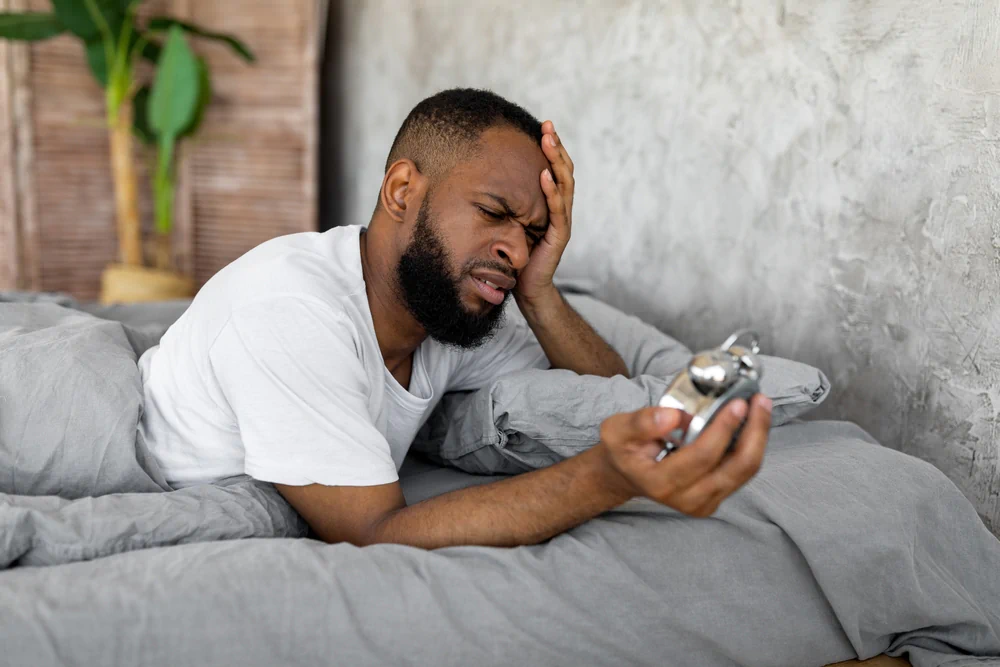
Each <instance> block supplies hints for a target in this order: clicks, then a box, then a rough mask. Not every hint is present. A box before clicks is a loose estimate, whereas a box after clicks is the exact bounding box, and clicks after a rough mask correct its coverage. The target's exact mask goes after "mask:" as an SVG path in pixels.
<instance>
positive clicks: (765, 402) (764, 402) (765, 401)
mask: <svg viewBox="0 0 1000 667" xmlns="http://www.w3.org/2000/svg"><path fill="white" fill-rule="evenodd" d="M772 405H773V402H772V401H771V399H770V398H767V397H766V396H765V397H762V398H761V399H760V407H762V408H764V409H765V410H767V411H768V412H770V411H771V406H772Z"/></svg>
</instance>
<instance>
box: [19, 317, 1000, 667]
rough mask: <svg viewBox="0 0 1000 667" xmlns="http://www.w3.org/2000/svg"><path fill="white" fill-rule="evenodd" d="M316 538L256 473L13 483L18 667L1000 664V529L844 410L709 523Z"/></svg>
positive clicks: (612, 518) (795, 426)
mask: <svg viewBox="0 0 1000 667" xmlns="http://www.w3.org/2000/svg"><path fill="white" fill-rule="evenodd" d="M31 307H34V306H25V305H20V306H13V305H0V346H2V345H5V344H6V345H8V349H7V350H6V352H5V351H4V350H3V349H0V359H3V355H4V354H7V355H12V354H23V353H24V351H23V350H22V351H21V352H20V353H15V352H13V346H14V345H16V344H17V342H16V341H17V339H18V338H17V335H15V334H17V332H16V331H14V330H15V329H16V328H17V327H8V329H7V330H6V332H5V330H4V329H3V322H4V321H5V318H9V321H14V318H13V315H12V314H13V313H15V312H17V317H20V318H22V320H17V321H23V318H24V317H25V313H24V312H20V311H17V310H16V309H18V308H31ZM45 307H46V308H53V307H54V306H52V305H51V304H50V305H48V306H45ZM11 308H13V309H15V310H10V309H11ZM49 314H51V313H49ZM121 326H122V327H124V328H123V330H122V333H124V334H125V338H126V339H127V340H128V341H129V342H130V343H132V344H133V345H134V344H135V343H133V342H132V341H133V340H136V339H135V338H134V336H130V335H128V334H129V331H127V330H126V329H127V328H128V327H129V326H130V325H127V324H122V325H121ZM21 329H22V330H23V327H22V328H21ZM98 331H100V332H103V333H102V334H101V335H105V334H106V333H107V332H106V330H104V329H100V328H98ZM22 332H23V331H22ZM5 336H6V337H5ZM108 336H109V337H110V339H113V340H114V341H115V345H116V346H117V347H118V348H121V345H120V343H121V338H120V337H118V336H116V335H112V334H108ZM154 337H155V336H154ZM134 352H135V350H134V349H133V353H134ZM66 359H68V357H67V358H66ZM67 363H68V362H67V361H65V360H64V361H63V363H62V368H63V371H62V372H63V374H64V375H65V374H66V373H67V369H66V364H67ZM87 363H88V364H89V365H90V366H95V367H99V365H100V362H99V361H98V360H96V359H93V358H90V359H88V360H87ZM70 370H71V369H70ZM22 377H26V376H22ZM58 377H59V376H58V375H56V374H53V375H52V377H51V378H50V381H51V382H53V383H54V382H56V381H57V378H58ZM3 379H4V378H3V377H0V382H2V381H3ZM484 391H486V390H484ZM109 395H111V394H109ZM501 395H502V394H501ZM0 398H3V399H4V400H8V399H14V400H13V402H14V403H16V402H17V401H16V398H17V396H16V394H14V393H11V391H10V390H5V393H4V395H3V396H2V397H0ZM475 404H477V403H476V402H475V401H472V402H471V403H470V405H475ZM0 405H2V404H0ZM575 405H576V406H577V407H576V408H574V409H580V410H587V406H586V402H585V401H581V402H578V403H576V404H575ZM551 407H552V406H543V405H538V403H537V402H535V403H534V404H531V403H519V404H517V407H516V408H515V409H514V411H515V412H516V413H517V414H515V415H513V416H514V417H516V418H517V419H519V420H524V421H525V422H531V421H532V415H531V413H530V411H531V410H533V409H538V410H540V411H541V410H547V411H548V412H547V413H546V414H550V413H551ZM507 408H510V406H507ZM507 408H504V406H499V407H498V406H495V405H494V406H493V407H492V408H491V409H493V410H494V411H495V412H496V413H498V414H499V413H502V414H506V415H508V416H510V410H509V409H507ZM590 411H593V406H590ZM3 414H4V413H3V412H0V417H2V415H3ZM14 414H18V415H20V416H21V418H22V421H23V423H21V424H22V426H23V425H24V424H29V423H31V424H35V425H36V426H37V425H38V424H39V423H40V422H31V419H34V418H35V417H33V416H32V414H31V412H30V411H22V412H16V413H14ZM580 414H582V413H580ZM25 415H26V416H25ZM587 416H588V418H589V414H588V415H587ZM566 419H567V420H568V421H569V422H572V421H573V419H574V418H573V415H572V414H567V415H566ZM581 419H582V417H581ZM537 423H542V424H544V423H548V422H547V421H545V420H537ZM5 428H6V426H5V424H4V423H3V421H2V419H0V449H4V448H6V449H7V450H9V451H15V455H14V456H13V457H12V458H11V459H10V460H12V461H14V462H15V465H16V462H17V461H18V460H21V459H20V455H19V454H17V453H16V449H17V447H18V446H19V442H20V441H19V440H17V433H16V432H12V431H10V430H5ZM40 432H42V433H44V430H42V431H40ZM550 435H551V436H553V437H556V436H558V435H559V433H557V432H553V433H551V434H550ZM85 436H87V434H83V433H80V434H77V436H75V437H73V438H66V437H62V436H59V437H55V438H50V439H45V438H41V439H38V440H37V441H35V443H36V444H37V443H41V444H40V445H39V446H44V447H52V448H58V447H63V449H62V450H60V453H58V454H53V455H46V456H43V457H41V459H40V460H45V461H48V460H56V459H57V458H58V457H59V456H63V457H65V456H69V455H71V454H73V455H75V454H79V453H80V452H76V453H74V452H72V451H69V450H67V449H66V447H65V446H66V445H67V442H87V441H90V440H88V439H87V437H85ZM536 436H537V437H544V436H545V434H544V433H541V434H536ZM91 440H92V438H91ZM141 449H142V448H141V443H135V451H134V452H133V453H132V455H133V456H135V457H137V458H136V460H137V461H140V464H139V465H138V468H140V469H141V468H143V466H147V467H148V461H145V459H144V458H143V456H142V451H141ZM53 451H55V450H53ZM107 451H115V452H117V453H118V454H116V456H117V455H120V454H121V452H124V451H126V449H125V448H119V449H115V448H110V449H108V450H107ZM84 454H86V453H84ZM80 460H83V461H89V462H93V461H94V459H93V457H89V456H87V455H84V456H83V458H81V459H80ZM98 463H99V464H102V465H103V461H101V460H98ZM129 466H132V463H131V462H129ZM126 467H127V469H129V470H134V469H136V467H135V466H132V467H128V466H126ZM114 469H115V470H118V469H122V468H121V466H116V467H114ZM154 472H155V471H154ZM403 472H404V479H403V485H404V490H405V493H406V495H407V500H408V501H409V502H411V503H412V502H418V501H419V500H421V499H423V498H426V497H429V496H431V495H435V494H437V493H442V492H445V491H448V490H451V489H453V488H458V487H461V486H465V485H468V484H474V483H490V482H491V481H493V480H494V479H495V478H492V477H486V476H472V475H466V474H464V473H461V472H458V471H456V470H446V469H442V468H438V467H436V466H431V465H428V464H426V463H421V462H419V461H417V460H415V459H411V460H409V461H408V463H407V465H406V466H405V468H404V471H403ZM22 474H23V475H27V477H22V478H21V479H22V481H29V480H31V479H33V478H32V477H31V474H32V471H31V470H27V471H18V475H22ZM39 476H40V477H44V476H45V475H44V474H39ZM154 476H155V475H154ZM86 478H87V477H86V475H84V476H82V477H81V476H78V477H77V479H86ZM43 481H44V480H43ZM303 534H304V525H303V524H302V522H301V520H299V519H298V517H297V516H295V514H294V512H291V510H290V508H289V507H288V506H287V504H285V503H284V501H283V500H282V499H281V498H280V495H278V494H277V493H276V492H275V491H274V489H273V487H271V486H270V485H266V484H260V483H257V482H253V481H251V480H247V479H246V478H236V479H233V480H227V482H226V483H225V484H221V485H215V486H205V487H194V488H192V489H185V490H183V491H173V492H159V491H155V490H154V491H150V492H146V493H138V492H137V493H129V494H110V495H103V496H100V497H96V498H87V497H81V498H78V499H76V500H66V499H60V498H57V497H53V496H41V497H32V496H24V495H15V494H8V495H4V496H0V562H2V563H3V564H5V565H16V567H10V568H9V569H7V570H5V571H3V572H0V646H2V647H4V650H3V652H2V654H0V664H12V665H13V664H17V665H20V664H32V665H49V664H71V665H98V664H100V665H137V664H143V665H161V664H163V665H167V664H171V665H173V664H213V665H240V666H241V667H246V666H249V665H275V664H289V665H291V664H329V663H336V664H351V665H385V664H409V665H466V664H472V663H475V664H484V665H506V664H510V663H518V664H534V665H570V664H572V665H579V664H586V665H596V664H609V665H611V664H614V665H619V664H639V665H662V664H669V665H700V666H712V665H735V664H743V665H823V664H827V663H830V662H835V661H838V660H844V659H848V658H851V657H855V655H857V656H859V657H862V658H867V657H871V656H873V655H876V654H879V653H882V652H887V653H889V654H890V655H906V656H907V657H908V658H909V659H910V661H911V662H913V664H914V665H916V666H917V667H930V666H937V665H945V664H947V665H966V664H977V665H982V664H1000V576H998V575H997V573H998V572H1000V542H998V541H997V539H996V537H994V536H993V535H992V534H990V533H989V532H988V531H987V530H986V528H985V526H984V525H983V524H982V522H981V521H980V520H979V518H978V516H977V515H976V513H975V510H974V509H973V507H972V506H971V504H970V503H969V502H968V500H967V499H966V498H965V497H964V496H962V494H961V493H960V492H959V490H958V489H957V488H956V487H955V486H954V484H952V483H951V482H950V481H949V480H948V479H947V478H946V477H945V476H944V475H943V474H942V473H941V472H939V471H938V470H937V469H936V468H934V467H933V466H932V465H930V464H928V463H925V462H923V461H920V460H918V459H916V458H913V457H910V456H908V455H905V454H902V453H899V452H896V451H893V450H890V449H887V448H884V447H881V446H880V445H878V443H876V442H875V441H874V440H872V439H871V438H870V436H868V434H866V433H865V432H864V431H862V430H861V429H859V428H858V427H856V426H854V425H851V424H847V423H842V422H800V421H796V420H793V421H791V422H789V423H787V424H785V425H783V426H781V427H778V428H775V429H773V431H772V436H771V444H770V446H769V449H768V453H767V457H766V460H765V464H764V467H763V468H762V470H761V471H760V473H759V474H758V475H757V476H756V477H755V478H754V479H753V480H752V481H751V482H750V483H749V484H747V485H746V486H745V487H744V488H743V489H741V490H740V491H739V492H738V493H737V494H735V495H734V496H733V497H732V498H730V499H728V500H727V501H726V502H725V503H723V505H722V506H721V507H720V509H719V510H718V512H716V514H715V515H714V516H713V517H711V518H709V519H696V518H691V517H687V516H684V515H681V514H679V513H677V512H674V511H673V510H670V509H669V508H666V507H662V506H659V505H656V504H655V503H652V502H649V501H645V500H635V501H632V502H630V503H627V504H625V505H623V506H622V507H620V508H618V509H617V510H615V511H613V512H609V513H607V514H605V515H604V516H602V517H599V518H597V519H595V520H593V521H590V522H587V523H586V524H584V525H582V526H580V527H578V528H576V529H575V530H572V531H570V532H568V533H566V534H564V535H561V536H558V537H556V538H554V539H552V540H550V541H548V542H546V543H545V544H542V545H537V546H532V547H519V548H516V549H493V548H478V547H460V548H451V549H441V550H437V551H432V552H429V551H423V550H419V549H413V548H408V547H401V546H394V545H375V546H372V547H367V548H364V549H358V548H355V547H352V546H350V545H343V544H342V545H333V546H330V545H324V544H320V543H318V542H316V541H313V540H309V539H288V538H289V537H299V536H301V535H303ZM260 537H270V538H277V539H258V538H260ZM234 538H251V539H234ZM219 540H223V541H219ZM140 547H147V548H144V549H142V550H135V551H130V550H131V549H137V548H140ZM148 547H152V548H148ZM115 552H122V553H117V554H116V555H109V554H115ZM102 556H103V557H102ZM81 559H82V560H81ZM77 560H79V561H81V562H71V561H77ZM58 563H61V564H58ZM46 564H53V565H48V566H45V567H41V565H46Z"/></svg>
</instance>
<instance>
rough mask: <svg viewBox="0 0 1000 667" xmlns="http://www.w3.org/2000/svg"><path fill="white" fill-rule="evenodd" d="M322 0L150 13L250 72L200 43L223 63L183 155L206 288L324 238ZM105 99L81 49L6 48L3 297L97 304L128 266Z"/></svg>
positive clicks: (181, 245) (180, 192)
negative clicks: (229, 39) (210, 33)
mask: <svg viewBox="0 0 1000 667" xmlns="http://www.w3.org/2000/svg"><path fill="white" fill-rule="evenodd" d="M320 5H321V3H319V2H317V1H316V0H283V2H280V3H279V2H273V0H148V1H147V2H145V3H144V4H143V5H142V13H143V14H146V15H150V14H160V13H169V14H171V15H174V16H178V17H183V18H188V19H190V20H192V21H194V22H195V23H198V24H200V25H202V26H203V27H206V28H209V29H214V30H218V31H224V32H230V33H233V34H235V35H237V36H238V37H240V38H241V39H242V40H243V41H244V42H246V43H247V45H248V46H249V47H250V48H251V49H252V50H253V51H254V53H255V54H256V55H257V58H258V61H257V63H256V64H254V65H247V64H246V63H244V62H243V61H241V60H239V59H238V58H236V57H235V56H234V55H233V54H232V53H230V52H229V51H228V50H227V49H226V48H225V47H223V46H221V45H217V44H215V43H210V42H206V41H203V40H197V39H195V40H192V44H193V46H194V47H195V49H196V50H197V51H198V52H199V53H201V54H202V55H204V56H205V57H206V58H207V59H208V61H209V64H210V67H211V71H212V77H213V88H214V98H213V101H212V104H211V106H210V107H209V110H208V113H207V115H206V118H205V123H204V124H203V125H202V127H201V130H200V132H199V134H198V135H197V136H196V137H195V138H194V140H193V141H192V140H188V141H187V142H185V144H184V148H183V149H182V152H181V159H180V162H179V173H178V187H177V202H176V211H177V213H176V224H175V230H174V248H175V264H176V265H177V268H178V269H180V270H181V271H183V272H185V273H189V274H190V275H192V276H193V277H194V278H195V280H196V281H197V282H198V284H203V283H204V282H205V281H206V280H208V278H210V277H211V276H212V275H213V274H214V273H215V272H216V271H218V270H219V269H220V268H222V267H223V266H225V265H226V264H228V263H229V262H230V261H232V260H233V259H235V258H236V257H238V256H240V255H241V254H243V253H244V252H246V251H247V250H249V249H250V248H252V247H253V246H255V245H257V244H259V243H261V242H262V241H265V240H267V239H269V238H273V237H275V236H279V235H281V234H288V233H293V232H299V231H310V230H314V229H316V167H315V164H316V146H317V133H318V129H317V122H318V121H317V118H318V109H317V100H318V95H317V90H316V88H317V76H318V67H319V62H318V54H317V45H318V43H319V39H318V38H319V37H320V27H319V23H320V22H321V20H322V17H323V16H324V12H323V11H322V9H321V6H320ZM49 7H50V5H49V2H48V0H0V9H8V10H10V9H13V10H19V9H33V10H41V11H48V10H49ZM104 118H105V112H104V104H103V91H102V90H101V89H100V87H99V86H98V85H97V84H96V83H95V82H94V80H93V78H92V77H91V75H90V73H89V71H88V70H87V67H86V64H85V62H84V59H83V54H82V47H81V46H80V44H79V42H78V41H77V40H75V39H74V38H71V37H67V36H62V37H58V38H55V39H51V40H48V41H45V42H39V43H35V44H31V45H14V44H4V43H2V42H0V289H4V288H8V289H9V288H12V287H20V288H26V289H37V290H45V291H60V292H68V293H70V294H73V295H74V296H77V297H78V298H82V299H94V298H96V297H97V295H98V292H99V289H100V274H101V271H102V270H103V268H104V266H105V265H106V264H108V263H110V262H114V261H117V259H118V257H117V237H116V233H115V219H114V198H113V186H112V182H111V172H110V168H109V153H108V150H109V149H108V139H107V132H106V131H105V130H104V127H103V123H104ZM136 152H137V165H138V166H139V178H140V194H141V201H142V214H143V219H144V221H145V224H146V225H147V228H148V227H149V226H151V222H152V210H151V204H150V196H149V184H148V177H147V173H148V171H147V169H146V168H145V166H146V165H147V164H148V162H149V160H150V159H151V157H152V156H151V154H150V152H148V151H147V149H145V148H144V147H142V146H141V145H139V144H138V143H137V151H136Z"/></svg>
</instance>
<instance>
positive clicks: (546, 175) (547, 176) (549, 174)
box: [544, 169, 552, 181]
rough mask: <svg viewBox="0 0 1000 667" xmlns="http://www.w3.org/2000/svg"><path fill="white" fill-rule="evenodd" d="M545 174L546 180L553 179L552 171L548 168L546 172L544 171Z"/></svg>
mask: <svg viewBox="0 0 1000 667" xmlns="http://www.w3.org/2000/svg"><path fill="white" fill-rule="evenodd" d="M544 174H545V180H547V181H551V180H552V172H551V171H549V170H548V169H546V170H545V172H544Z"/></svg>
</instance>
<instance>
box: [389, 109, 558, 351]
mask: <svg viewBox="0 0 1000 667" xmlns="http://www.w3.org/2000/svg"><path fill="white" fill-rule="evenodd" d="M480 144H481V147H480V148H481V150H480V151H479V152H478V154H477V155H475V156H474V157H472V158H470V159H468V160H466V161H464V162H462V163H461V164H459V165H458V166H456V167H455V168H454V169H453V170H452V171H451V172H450V173H449V174H448V176H447V177H446V178H444V179H443V180H442V181H441V182H440V183H438V184H437V187H436V188H435V189H434V191H433V200H434V201H433V205H431V203H430V199H431V198H432V197H431V195H430V194H428V195H427V196H425V197H424V200H423V202H422V203H421V206H420V210H419V211H418V213H417V216H416V220H415V223H414V227H413V233H412V236H411V238H410V242H409V245H408V246H407V248H406V250H405V251H404V253H403V255H402V257H401V258H400V261H399V264H398V265H397V271H396V273H397V276H396V277H397V280H398V284H399V287H400V291H401V293H402V296H403V298H404V300H405V302H406V305H407V308H408V309H409V310H410V312H411V313H412V314H413V316H414V318H416V320H417V321H418V322H419V323H420V324H421V326H422V327H423V328H424V330H425V331H426V332H427V335H429V336H430V337H432V338H434V339H435V340H437V341H439V342H441V343H444V344H446V345H455V346H459V347H463V348H474V347H477V346H479V345H482V344H483V343H485V342H486V341H487V340H489V339H490V337H492V335H493V334H494V333H495V332H496V330H497V329H498V328H499V326H500V324H501V323H502V321H503V313H504V306H505V305H506V302H507V300H508V299H509V296H510V292H511V290H512V289H513V288H514V284H515V283H516V280H517V276H518V274H519V272H520V271H521V270H522V269H523V268H524V267H525V265H526V264H527V262H528V259H529V256H530V253H531V249H532V248H533V247H534V245H535V243H537V242H538V241H539V240H541V238H542V237H543V236H544V235H545V228H546V226H547V223H548V209H547V208H546V205H545V195H544V193H543V192H542V188H541V185H540V183H539V175H540V174H541V172H542V171H543V170H544V169H546V168H547V167H548V166H549V165H548V161H547V160H546V158H545V155H544V154H543V153H542V150H541V147H540V146H538V145H537V144H536V143H534V141H533V140H532V139H531V138H530V137H528V136H526V135H525V134H523V133H521V132H518V131H516V130H512V129H508V128H494V129H491V130H488V131H486V132H485V133H483V136H482V138H481V140H480Z"/></svg>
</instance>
